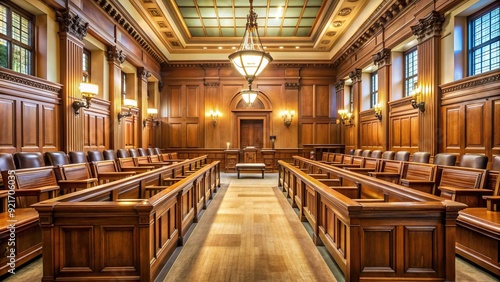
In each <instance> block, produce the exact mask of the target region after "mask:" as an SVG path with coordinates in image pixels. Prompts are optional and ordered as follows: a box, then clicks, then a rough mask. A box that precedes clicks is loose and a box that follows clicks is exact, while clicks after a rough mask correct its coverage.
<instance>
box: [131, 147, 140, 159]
mask: <svg viewBox="0 0 500 282" xmlns="http://www.w3.org/2000/svg"><path fill="white" fill-rule="evenodd" d="M128 151H129V153H130V156H131V157H132V158H137V157H140V156H141V154H139V151H137V149H133V148H130V149H128Z"/></svg>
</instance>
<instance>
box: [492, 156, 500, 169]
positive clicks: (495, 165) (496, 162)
mask: <svg viewBox="0 0 500 282" xmlns="http://www.w3.org/2000/svg"><path fill="white" fill-rule="evenodd" d="M491 170H500V156H495V157H493V162H492V163H491Z"/></svg>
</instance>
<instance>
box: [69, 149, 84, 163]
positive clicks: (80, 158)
mask: <svg viewBox="0 0 500 282" xmlns="http://www.w3.org/2000/svg"><path fill="white" fill-rule="evenodd" d="M68 155H69V160H70V161H71V163H72V164H81V163H86V162H87V156H86V155H85V152H82V151H71V152H69V153H68Z"/></svg>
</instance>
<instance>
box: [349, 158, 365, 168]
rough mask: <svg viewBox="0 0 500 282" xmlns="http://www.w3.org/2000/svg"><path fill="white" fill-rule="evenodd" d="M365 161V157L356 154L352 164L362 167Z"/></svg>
mask: <svg viewBox="0 0 500 282" xmlns="http://www.w3.org/2000/svg"><path fill="white" fill-rule="evenodd" d="M364 161H365V158H364V157H359V156H354V157H353V158H352V164H356V165H359V166H360V167H361V166H363V163H364Z"/></svg>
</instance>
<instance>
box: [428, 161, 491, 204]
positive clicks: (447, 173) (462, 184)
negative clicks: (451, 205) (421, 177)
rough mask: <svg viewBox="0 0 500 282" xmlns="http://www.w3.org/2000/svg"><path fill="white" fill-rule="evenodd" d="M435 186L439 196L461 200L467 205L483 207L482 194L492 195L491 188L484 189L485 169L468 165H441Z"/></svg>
mask: <svg viewBox="0 0 500 282" xmlns="http://www.w3.org/2000/svg"><path fill="white" fill-rule="evenodd" d="M439 169H440V170H441V171H440V173H439V174H440V177H439V180H438V181H437V184H436V186H437V188H438V189H439V191H440V192H441V193H440V196H441V197H443V198H446V199H450V200H453V201H457V202H461V203H464V204H466V205H467V206H469V207H484V206H485V205H486V203H485V200H484V199H483V196H484V195H493V190H490V189H484V188H485V182H486V175H487V170H484V169H475V168H468V167H456V166H441V167H439Z"/></svg>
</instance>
